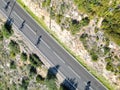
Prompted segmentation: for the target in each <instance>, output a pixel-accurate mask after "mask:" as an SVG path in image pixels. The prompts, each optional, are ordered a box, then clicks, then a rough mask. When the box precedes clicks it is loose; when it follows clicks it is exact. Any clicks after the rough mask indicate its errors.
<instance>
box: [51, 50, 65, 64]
mask: <svg viewBox="0 0 120 90" xmlns="http://www.w3.org/2000/svg"><path fill="white" fill-rule="evenodd" d="M53 53H54V54H55V55H56V56H57V57H58V58H59V59H60V60H61V61H62V62H63V63H65V61H64V60H63V59H62V58H61V57H60V56H59V55H58V54H57V53H56V52H54V51H53Z"/></svg>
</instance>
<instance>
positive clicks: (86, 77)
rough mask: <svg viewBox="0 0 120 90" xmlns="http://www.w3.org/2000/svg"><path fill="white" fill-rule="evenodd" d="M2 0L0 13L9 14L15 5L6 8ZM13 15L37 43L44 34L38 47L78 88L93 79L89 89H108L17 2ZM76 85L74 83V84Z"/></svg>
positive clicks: (22, 30) (27, 35)
mask: <svg viewBox="0 0 120 90" xmlns="http://www.w3.org/2000/svg"><path fill="white" fill-rule="evenodd" d="M7 1H9V0H0V13H2V14H3V15H6V16H8V15H9V13H10V10H11V6H12V5H13V1H14V0H11V3H10V7H9V8H8V10H5V9H4V7H5V5H6V2H7ZM11 17H12V18H13V19H14V25H15V26H16V27H17V28H18V30H21V32H22V33H23V34H24V35H25V36H26V37H27V38H28V39H29V40H30V41H31V42H32V43H33V44H34V45H35V44H36V43H37V41H38V38H39V36H42V37H41V39H40V42H39V44H38V45H37V49H39V50H40V52H41V53H42V54H44V55H45V56H46V58H47V59H48V60H49V61H48V62H51V63H52V65H53V66H55V65H59V66H60V67H59V69H58V71H59V72H58V73H60V74H61V73H62V76H63V78H70V79H75V82H76V83H77V84H78V85H77V89H78V90H85V87H86V84H87V82H88V81H91V86H90V89H89V90H107V89H106V87H105V86H103V85H102V84H101V83H100V82H99V81H98V80H97V79H95V77H94V76H92V75H91V74H90V73H89V72H88V71H87V70H86V69H85V68H84V67H83V66H82V65H81V64H79V63H78V62H77V61H76V60H75V59H74V58H73V57H72V56H71V55H70V54H69V53H68V52H67V51H65V50H64V49H63V48H62V47H61V46H60V45H59V44H58V43H57V42H56V41H55V40H54V39H53V38H52V37H51V36H50V35H49V34H48V33H47V32H46V31H45V30H44V29H43V28H42V27H41V26H39V25H38V24H37V23H36V22H35V21H34V20H33V18H32V17H31V16H30V15H29V14H28V13H27V12H25V11H24V10H23V9H22V8H21V7H20V6H19V5H18V4H17V3H16V4H15V6H14V8H13V11H12V13H11ZM24 20H26V22H25V26H24V27H23V28H22V29H20V27H21V24H22V22H23V21H24ZM73 86H74V85H73Z"/></svg>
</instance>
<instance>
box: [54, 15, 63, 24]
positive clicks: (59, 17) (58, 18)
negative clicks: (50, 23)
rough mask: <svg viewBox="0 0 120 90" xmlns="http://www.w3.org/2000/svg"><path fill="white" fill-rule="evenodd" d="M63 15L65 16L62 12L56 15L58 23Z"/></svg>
mask: <svg viewBox="0 0 120 90" xmlns="http://www.w3.org/2000/svg"><path fill="white" fill-rule="evenodd" d="M62 17H63V16H62V15H61V14H57V15H56V19H55V20H56V23H58V24H60V23H61V19H62Z"/></svg>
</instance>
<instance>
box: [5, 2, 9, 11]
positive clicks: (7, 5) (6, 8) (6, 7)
mask: <svg viewBox="0 0 120 90" xmlns="http://www.w3.org/2000/svg"><path fill="white" fill-rule="evenodd" d="M9 5H10V1H8V2H7V4H6V6H5V10H8V7H9Z"/></svg>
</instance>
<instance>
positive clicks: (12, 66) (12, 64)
mask: <svg viewBox="0 0 120 90" xmlns="http://www.w3.org/2000/svg"><path fill="white" fill-rule="evenodd" d="M10 68H11V69H16V63H15V62H14V61H11V62H10Z"/></svg>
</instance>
